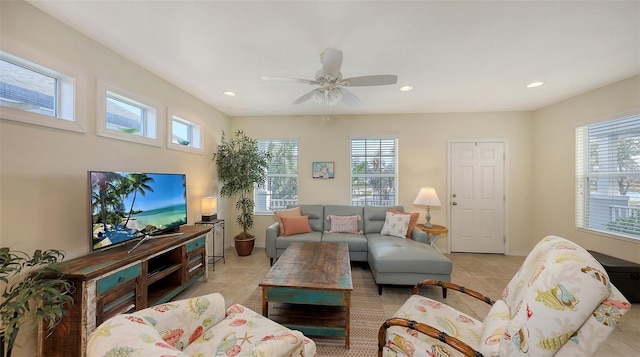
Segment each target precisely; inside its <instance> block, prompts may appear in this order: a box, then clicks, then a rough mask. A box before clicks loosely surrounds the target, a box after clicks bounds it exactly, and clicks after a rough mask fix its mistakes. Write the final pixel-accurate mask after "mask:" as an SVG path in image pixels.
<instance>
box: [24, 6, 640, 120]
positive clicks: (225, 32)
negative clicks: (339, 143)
mask: <svg viewBox="0 0 640 357" xmlns="http://www.w3.org/2000/svg"><path fill="white" fill-rule="evenodd" d="M29 2H30V3H32V4H33V5H35V6H36V7H38V8H40V9H41V10H43V11H45V12H47V13H49V14H50V15H52V16H54V17H56V18H58V19H60V20H61V21H63V22H64V23H66V24H68V25H70V26H72V27H74V28H76V29H77V30H79V31H80V32H82V33H84V34H86V35H87V36H89V37H91V38H93V39H95V40H96V41H98V42H100V43H102V44H103V45H104V46H106V47H108V48H111V49H112V50H114V51H116V52H118V53H120V54H121V55H123V56H125V57H127V58H128V59H130V60H132V61H134V62H136V63H138V64H140V65H142V66H144V67H145V68H147V69H149V70H150V71H152V72H154V73H156V74H157V75H159V76H160V77H162V78H164V79H166V80H167V81H169V82H171V83H173V84H175V85H177V86H178V87H180V88H182V89H184V90H185V91H187V92H189V93H191V94H193V95H194V96H196V97H198V98H200V99H202V100H203V101H205V102H207V103H209V104H211V105H212V106H214V107H216V108H217V109H219V110H220V111H222V112H224V113H226V114H227V115H229V116H248V115H261V116H262V115H312V114H313V115H315V114H323V112H324V107H323V105H321V104H317V103H315V102H314V101H307V102H305V103H303V104H300V105H293V104H292V102H293V101H294V100H295V99H296V98H298V97H299V96H301V95H302V94H304V93H306V92H308V91H310V90H311V89H313V87H311V86H309V85H306V84H300V83H287V82H279V81H265V80H262V79H261V76H263V75H267V76H286V77H294V78H305V79H314V78H315V72H316V71H317V70H318V69H320V67H321V65H320V59H319V56H320V54H321V53H322V51H323V50H324V49H325V48H327V47H334V48H337V49H340V50H342V51H343V52H344V59H343V65H342V73H343V76H344V77H355V76H364V75H373V74H396V75H398V84H397V85H388V86H379V87H351V88H350V89H351V91H352V92H353V93H354V94H355V95H356V96H358V97H359V98H360V100H361V102H362V103H361V104H360V105H359V106H358V107H355V108H353V107H349V106H347V105H345V104H343V103H340V104H338V105H337V106H335V107H331V108H330V111H329V113H330V114H334V115H335V114H384V113H433V112H483V111H522V110H524V111H528V110H535V109H538V108H541V107H544V106H546V105H549V104H552V103H556V102H558V101H561V100H564V99H567V98H570V97H572V96H575V95H578V94H581V93H584V92H586V91H589V90H592V89H595V88H598V87H601V86H604V85H607V84H609V83H612V82H615V81H618V80H621V79H624V78H628V77H631V76H633V75H636V74H639V73H640V1H626V2H622V1H562V2H559V1H556V2H554V1H525V2H522V1H473V2H468V1H464V2H462V1H447V2H445V1H442V2H432V1H266V0H263V1H202V0H201V1H51V0H50V1H29ZM532 81H545V82H546V84H545V85H544V86H542V87H539V88H535V89H527V88H525V85H526V84H527V83H529V82H532ZM407 84H410V85H413V86H414V87H415V89H414V90H413V91H410V92H400V91H399V90H398V88H399V87H400V86H402V85H407ZM225 90H231V91H235V92H237V96H235V97H227V96H225V95H224V94H223V91H225Z"/></svg>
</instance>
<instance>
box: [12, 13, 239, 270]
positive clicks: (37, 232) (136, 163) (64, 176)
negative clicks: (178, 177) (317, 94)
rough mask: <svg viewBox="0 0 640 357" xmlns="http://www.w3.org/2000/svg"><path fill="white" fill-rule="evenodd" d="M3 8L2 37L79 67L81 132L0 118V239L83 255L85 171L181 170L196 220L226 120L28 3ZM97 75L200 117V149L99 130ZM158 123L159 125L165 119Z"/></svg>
mask: <svg viewBox="0 0 640 357" xmlns="http://www.w3.org/2000/svg"><path fill="white" fill-rule="evenodd" d="M1 6H2V18H1V20H2V21H1V24H2V28H1V29H2V40H3V41H5V42H10V43H11V44H14V45H15V44H17V45H19V46H25V47H28V48H31V49H37V51H38V52H40V53H41V54H43V55H45V56H48V57H51V58H55V59H56V60H58V61H62V62H64V63H66V64H67V65H69V66H71V67H73V68H76V69H78V70H81V71H83V72H85V73H86V75H87V79H88V81H87V82H88V86H87V90H86V93H84V95H83V97H85V98H86V103H83V104H86V105H87V110H86V113H87V122H88V128H87V132H86V133H74V132H69V131H64V130H58V129H52V128H46V127H41V126H36V125H29V124H22V123H18V122H14V121H10V120H4V119H3V120H1V121H0V135H1V139H2V140H1V143H0V149H1V156H0V158H1V166H0V168H1V180H2V181H1V183H2V186H1V188H0V195H1V198H2V200H1V205H0V209H1V210H0V213H1V214H2V216H1V218H2V224H1V228H0V244H1V245H2V246H9V247H12V248H13V249H19V250H25V251H33V250H34V249H46V248H57V249H62V250H64V251H66V252H67V257H68V258H73V257H77V256H80V255H85V254H87V253H89V252H90V244H89V243H90V236H89V232H90V227H89V208H88V207H89V198H88V192H89V188H88V184H87V171H89V170H114V171H142V172H171V173H185V174H186V175H187V192H188V213H189V217H188V221H189V222H190V223H193V222H195V221H196V220H198V219H199V217H200V201H199V199H200V197H202V196H203V195H207V194H211V193H215V192H216V191H217V186H216V184H215V180H213V179H212V178H213V176H214V165H213V162H212V159H211V153H213V152H214V151H215V145H216V140H217V137H218V136H219V135H220V133H221V131H222V130H223V129H225V128H226V127H227V125H228V120H229V119H228V118H227V117H226V116H225V115H223V114H221V113H220V112H219V111H217V110H216V109H214V108H212V107H211V106H209V105H207V104H205V103H203V102H202V101H200V100H198V99H196V98H194V97H193V96H191V95H188V94H187V93H185V92H184V91H182V90H180V89H178V88H177V87H175V86H173V85H171V84H169V83H167V82H166V81H164V80H162V79H160V78H159V77H157V76H155V75H154V74H153V73H151V72H149V71H147V70H145V69H144V68H142V67H140V66H138V65H136V64H134V63H132V62H130V61H128V60H127V59H125V58H123V57H121V56H119V55H118V54H116V53H114V52H112V51H110V50H107V49H106V48H104V47H103V46H101V45H100V44H98V43H96V42H94V41H92V40H90V39H88V38H86V37H85V36H84V35H81V34H80V33H78V32H76V31H75V30H73V29H71V28H69V27H68V26H66V25H64V24H62V23H60V22H58V21H57V20H55V19H53V18H51V17H50V16H48V15H45V14H43V13H42V12H40V11H39V10H37V9H35V8H33V7H32V6H31V5H29V4H27V3H24V2H6V1H3V2H2V4H1ZM97 78H102V79H104V80H105V81H108V82H109V83H111V84H113V85H115V86H118V87H121V88H123V89H127V90H128V91H131V92H134V93H136V94H138V95H140V96H142V97H145V98H148V99H150V100H153V101H155V102H158V103H162V104H163V106H165V107H175V108H179V109H181V110H182V112H183V113H187V114H186V115H187V116H188V117H189V118H193V119H194V120H200V121H202V123H203V127H202V132H203V136H204V145H205V146H204V154H200V155H199V154H193V153H184V152H181V151H176V150H170V149H168V148H167V147H166V143H165V142H166V139H165V138H163V143H164V147H154V146H149V145H142V144H136V143H131V142H124V141H120V140H115V139H110V138H105V137H100V136H97V135H96V134H95V133H96V124H95V118H96V104H95V103H96V80H97ZM81 94H83V93H81ZM159 122H160V123H162V125H165V123H166V116H163V117H160V118H159Z"/></svg>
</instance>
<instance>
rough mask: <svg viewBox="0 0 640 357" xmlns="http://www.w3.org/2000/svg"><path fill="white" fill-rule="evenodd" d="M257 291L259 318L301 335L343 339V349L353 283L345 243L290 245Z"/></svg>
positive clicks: (298, 243) (346, 341)
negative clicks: (259, 302)
mask: <svg viewBox="0 0 640 357" xmlns="http://www.w3.org/2000/svg"><path fill="white" fill-rule="evenodd" d="M260 286H262V314H263V315H264V316H266V317H268V318H270V319H271V320H274V321H277V322H278V323H280V324H282V325H284V326H287V327H288V328H290V329H294V330H299V331H301V332H302V333H304V334H305V335H309V336H328V337H344V338H345V348H349V333H350V326H349V325H350V315H351V290H353V283H352V281H351V263H350V261H349V248H348V247H347V244H346V243H311V242H292V243H291V244H290V245H289V247H288V248H287V250H285V252H284V253H283V254H282V256H280V258H278V260H277V261H276V263H275V264H274V265H273V266H272V267H271V270H269V273H267V275H266V276H265V277H264V279H262V282H261V283H260ZM270 302H271V303H272V304H269V303H270Z"/></svg>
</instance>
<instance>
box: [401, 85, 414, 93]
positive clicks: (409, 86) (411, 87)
mask: <svg viewBox="0 0 640 357" xmlns="http://www.w3.org/2000/svg"><path fill="white" fill-rule="evenodd" d="M412 89H413V86H411V85H408V86H402V87H400V90H401V91H403V92H408V91H410V90H412Z"/></svg>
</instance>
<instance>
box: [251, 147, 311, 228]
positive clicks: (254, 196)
mask: <svg viewBox="0 0 640 357" xmlns="http://www.w3.org/2000/svg"><path fill="white" fill-rule="evenodd" d="M256 140H257V141H258V142H260V141H271V142H272V141H295V142H296V143H297V144H298V172H296V173H295V174H279V175H277V176H282V177H296V178H297V179H298V192H297V193H296V195H297V202H298V204H300V138H299V137H290V138H286V137H285V138H259V139H256ZM273 175H276V174H273ZM267 180H268V178H267ZM255 189H256V187H254V191H253V199H254V201H255V200H256V191H255ZM254 215H256V216H272V215H273V211H257V210H255V209H254Z"/></svg>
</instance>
